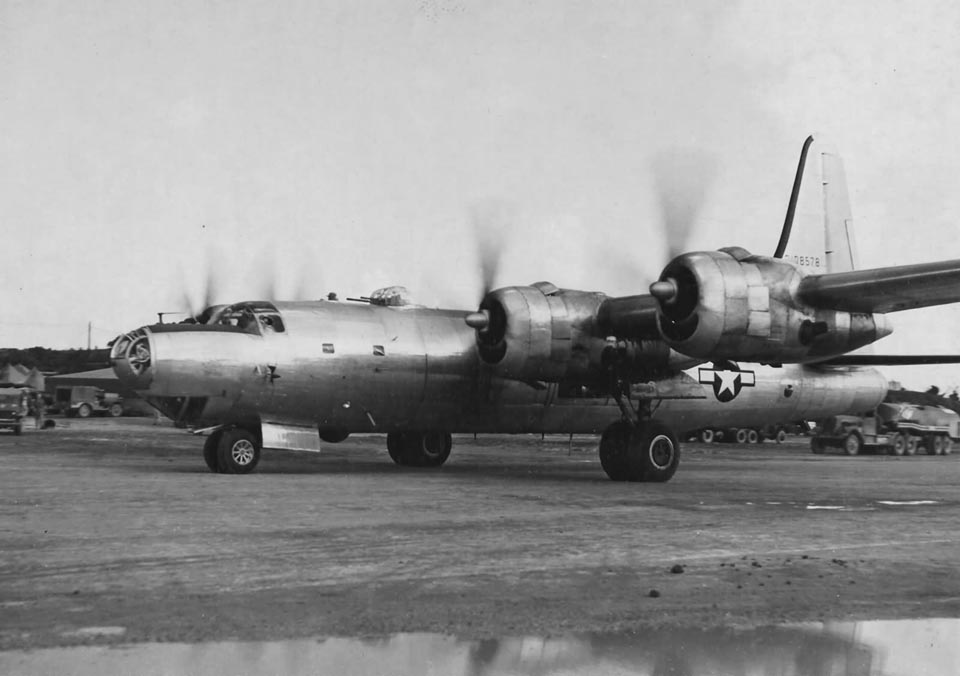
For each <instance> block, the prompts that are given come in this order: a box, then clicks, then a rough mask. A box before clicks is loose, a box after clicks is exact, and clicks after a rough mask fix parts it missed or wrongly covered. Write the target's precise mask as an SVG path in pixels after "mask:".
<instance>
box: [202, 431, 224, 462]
mask: <svg viewBox="0 0 960 676" xmlns="http://www.w3.org/2000/svg"><path fill="white" fill-rule="evenodd" d="M221 436H223V432H222V431H221V430H217V431H216V432H214V433H213V434H211V435H210V436H209V437H207V438H206V439H204V441H203V461H204V462H205V463H207V467H209V468H210V471H211V472H219V471H220V458H219V457H218V453H219V447H220V437H221Z"/></svg>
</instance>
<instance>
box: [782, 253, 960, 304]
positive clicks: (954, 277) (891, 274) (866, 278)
mask: <svg viewBox="0 0 960 676" xmlns="http://www.w3.org/2000/svg"><path fill="white" fill-rule="evenodd" d="M799 297H800V299H801V300H802V301H803V302H804V303H807V304H808V305H812V306H814V307H817V308H826V309H831V310H840V311H843V312H864V313H873V312H880V313H883V312H898V311H900V310H912V309H915V308H921V307H929V306H931V305H943V304H944V303H956V302H958V301H960V260H952V261H939V262H936V263H919V264H916V265H901V266H897V267H890V268H874V269H872V270H854V271H851V272H834V273H827V274H825V275H810V276H807V277H804V278H803V280H802V281H801V282H800V287H799Z"/></svg>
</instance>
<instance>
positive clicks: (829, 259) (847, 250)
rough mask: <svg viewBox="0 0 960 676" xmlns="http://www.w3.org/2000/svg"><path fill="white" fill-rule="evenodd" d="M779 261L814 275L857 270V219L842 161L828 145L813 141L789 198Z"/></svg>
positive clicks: (802, 157) (806, 145) (808, 143)
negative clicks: (851, 207) (789, 263)
mask: <svg viewBox="0 0 960 676" xmlns="http://www.w3.org/2000/svg"><path fill="white" fill-rule="evenodd" d="M774 256H775V257H777V258H783V259H784V260H787V261H790V262H791V263H794V264H796V265H797V266H799V267H800V268H801V269H803V270H804V271H805V272H808V273H810V274H823V273H826V272H848V271H850V270H854V269H856V267H857V252H856V243H855V240H854V234H853V215H852V212H851V211H850V197H849V195H848V194H847V177H846V173H845V172H844V169H843V160H842V159H841V158H840V155H839V154H838V153H837V151H836V150H835V149H834V148H833V147H832V146H831V145H830V144H828V143H826V142H824V141H822V140H819V139H816V138H814V137H813V136H811V137H809V138H808V139H807V141H806V142H805V143H804V146H803V152H801V154H800V164H799V166H798V167H797V176H796V180H795V182H794V185H793V192H792V193H791V195H790V204H789V206H788V208H787V217H786V219H785V221H784V224H783V232H782V233H781V235H780V243H779V245H778V246H777V252H776V253H775V254H774Z"/></svg>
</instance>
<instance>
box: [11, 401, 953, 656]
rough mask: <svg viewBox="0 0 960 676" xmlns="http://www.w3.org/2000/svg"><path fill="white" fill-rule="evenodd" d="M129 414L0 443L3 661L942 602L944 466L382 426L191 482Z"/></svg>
mask: <svg viewBox="0 0 960 676" xmlns="http://www.w3.org/2000/svg"><path fill="white" fill-rule="evenodd" d="M201 446H202V439H199V438H195V437H192V436H190V435H189V434H187V433H186V432H184V431H182V430H177V429H174V428H172V427H170V426H169V424H163V425H159V426H155V425H152V424H151V420H150V419H143V418H139V419H126V418H125V419H118V420H113V419H96V420H70V421H63V420H58V426H57V428H56V429H53V430H45V431H33V430H29V431H28V432H26V433H25V434H24V435H23V436H21V437H15V436H13V435H11V434H2V437H0V457H2V462H3V471H2V472H0V552H2V558H0V650H12V649H35V648H41V647H48V646H69V645H77V644H112V643H119V642H123V643H129V642H146V641H177V642H186V643H191V642H200V641H226V640H244V641H251V640H281V639H299V638H308V637H316V636H344V637H357V636H370V635H378V636H385V635H391V634H395V633H398V632H436V633H440V634H446V635H456V636H460V637H464V638H472V639H482V638H495V637H501V636H508V635H539V636H549V635H556V634H558V633H570V632H611V631H624V630H637V629H642V628H644V627H646V628H654V627H659V628H663V627H670V626H696V627H713V626H729V625H732V624H736V625H748V626H765V625H770V624H779V623H783V622H794V621H824V620H868V619H903V618H929V617H958V616H960V575H958V567H960V566H958V564H960V561H958V559H960V545H958V541H960V527H958V525H957V524H960V481H958V480H960V455H957V454H954V455H951V456H940V457H933V456H916V457H885V456H884V457H879V456H878V457H867V456H862V457H854V458H848V457H844V456H839V455H825V456H816V455H813V454H811V453H810V452H809V450H808V445H807V440H806V439H803V438H796V439H791V440H790V441H788V443H786V444H783V445H776V444H772V443H769V442H768V443H766V444H763V445H756V446H731V445H725V444H713V445H702V444H686V445H685V446H684V452H683V458H682V460H681V466H680V469H679V471H678V472H677V475H676V476H675V477H674V479H673V480H672V481H670V482H669V483H666V484H625V483H614V482H611V481H609V480H607V479H606V476H605V475H604V473H603V471H602V470H601V468H600V464H599V461H598V459H597V454H596V440H595V439H593V438H588V437H576V438H575V439H573V441H572V442H568V440H567V439H566V438H558V437H550V438H547V439H546V440H541V439H540V438H539V437H530V436H522V437H508V436H496V437H481V438H480V439H479V440H474V439H473V438H472V437H471V436H462V437H456V438H455V440H454V449H453V453H452V455H451V457H450V460H449V461H448V463H447V464H446V465H445V466H444V467H443V468H440V469H436V470H413V469H402V468H398V467H396V466H394V464H393V463H392V462H391V461H390V459H389V457H388V456H387V453H386V451H385V440H384V437H382V436H368V437H359V438H350V439H348V440H347V441H346V442H344V443H342V444H338V445H336V446H326V447H325V448H324V452H323V453H321V454H319V455H317V454H308V453H289V452H269V451H268V452H265V453H264V457H263V459H262V461H261V464H260V467H259V468H258V470H257V472H256V473H254V474H252V475H249V476H225V475H216V474H211V473H210V472H208V471H207V469H206V466H205V465H204V463H203V459H202V457H201Z"/></svg>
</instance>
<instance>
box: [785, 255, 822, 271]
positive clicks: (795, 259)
mask: <svg viewBox="0 0 960 676" xmlns="http://www.w3.org/2000/svg"><path fill="white" fill-rule="evenodd" d="M784 258H786V260H788V261H789V262H791V263H793V264H794V265H798V266H800V267H802V268H822V267H823V257H822V256H797V255H791V254H787V255H786V256H784Z"/></svg>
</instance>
